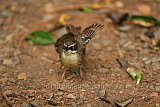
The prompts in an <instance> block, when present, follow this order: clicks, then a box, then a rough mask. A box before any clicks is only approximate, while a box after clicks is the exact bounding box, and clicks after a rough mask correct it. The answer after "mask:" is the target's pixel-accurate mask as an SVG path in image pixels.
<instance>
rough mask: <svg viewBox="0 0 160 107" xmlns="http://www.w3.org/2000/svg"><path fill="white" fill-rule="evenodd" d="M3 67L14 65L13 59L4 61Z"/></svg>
mask: <svg viewBox="0 0 160 107" xmlns="http://www.w3.org/2000/svg"><path fill="white" fill-rule="evenodd" d="M2 64H3V65H7V66H9V65H13V61H12V59H3V62H2Z"/></svg>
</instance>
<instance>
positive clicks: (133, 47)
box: [127, 45, 135, 50]
mask: <svg viewBox="0 0 160 107" xmlns="http://www.w3.org/2000/svg"><path fill="white" fill-rule="evenodd" d="M127 48H128V49H129V50H134V49H135V46H134V45H129V46H128V47H127Z"/></svg>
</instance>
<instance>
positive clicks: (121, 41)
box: [118, 39, 127, 46]
mask: <svg viewBox="0 0 160 107" xmlns="http://www.w3.org/2000/svg"><path fill="white" fill-rule="evenodd" d="M126 42H127V41H126V40H125V39H122V40H119V41H118V43H119V46H124V44H125V43H126Z"/></svg>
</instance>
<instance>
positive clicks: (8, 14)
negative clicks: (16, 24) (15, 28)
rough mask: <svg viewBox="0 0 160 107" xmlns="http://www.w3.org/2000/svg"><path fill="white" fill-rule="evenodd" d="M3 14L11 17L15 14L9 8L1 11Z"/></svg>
mask: <svg viewBox="0 0 160 107" xmlns="http://www.w3.org/2000/svg"><path fill="white" fill-rule="evenodd" d="M1 15H2V16H8V17H10V16H12V15H13V13H12V12H10V11H9V10H6V9H5V10H3V11H2V12H1Z"/></svg>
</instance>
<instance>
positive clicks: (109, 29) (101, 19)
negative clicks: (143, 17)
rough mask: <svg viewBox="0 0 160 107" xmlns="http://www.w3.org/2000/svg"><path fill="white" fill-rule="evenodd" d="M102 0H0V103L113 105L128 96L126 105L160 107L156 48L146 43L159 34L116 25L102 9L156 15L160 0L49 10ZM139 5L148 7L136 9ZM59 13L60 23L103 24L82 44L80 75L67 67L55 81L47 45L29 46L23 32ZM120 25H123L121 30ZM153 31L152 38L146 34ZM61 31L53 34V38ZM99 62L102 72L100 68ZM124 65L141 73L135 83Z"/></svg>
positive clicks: (5, 106) (55, 64)
mask: <svg viewBox="0 0 160 107" xmlns="http://www.w3.org/2000/svg"><path fill="white" fill-rule="evenodd" d="M99 2H100V3H104V1H103V0H101V1H100V0H0V91H1V93H0V107H52V106H57V107H61V106H62V107H114V106H117V105H116V104H115V103H116V102H118V101H125V100H129V99H131V100H132V101H131V102H130V104H128V105H127V106H128V107H160V51H159V50H157V49H154V48H151V47H150V44H151V41H157V38H158V37H159V38H160V31H158V29H155V28H153V29H148V28H143V27H139V26H135V25H123V26H117V25H115V24H114V23H113V21H112V20H111V19H110V18H109V17H107V15H106V14H107V13H114V12H118V13H124V12H127V13H129V14H146V13H145V12H147V14H150V15H151V16H154V17H156V18H157V19H160V14H159V11H160V2H158V1H154V0H121V1H120V0H119V1H117V0H113V1H111V3H108V7H106V8H101V9H96V10H95V11H93V12H91V13H86V12H81V11H78V10H66V11H60V12H54V10H55V9H58V8H62V7H66V6H75V7H76V5H80V4H92V3H99ZM142 4H144V5H145V6H147V7H148V8H149V9H151V12H148V11H147V10H145V9H146V8H145V9H144V10H143V9H138V7H141V6H138V5H142ZM62 14H68V15H69V18H68V19H67V20H66V21H65V24H73V25H79V26H82V28H85V27H87V26H89V25H91V24H93V23H97V22H98V23H101V24H103V25H104V29H103V30H102V31H101V32H100V33H98V35H97V36H96V37H95V38H94V39H93V40H92V41H91V42H90V44H89V45H88V47H87V55H86V65H85V66H84V67H83V73H84V78H83V79H82V80H81V79H79V76H78V74H77V72H76V70H75V72H74V70H70V71H67V75H66V79H65V81H64V82H63V83H60V82H59V81H60V79H61V75H62V73H63V69H64V67H61V63H60V62H59V57H58V54H57V53H56V51H55V49H54V46H53V45H46V46H40V45H34V44H30V43H28V42H27V41H25V40H24V39H25V37H26V36H27V35H28V34H29V33H31V32H33V31H35V30H47V31H50V30H52V29H53V28H55V27H56V26H58V24H57V22H58V19H59V17H60V15H62ZM122 27H126V29H123V28H122ZM150 30H151V31H153V32H154V35H155V36H156V37H157V38H152V39H150V38H147V37H146V36H144V34H145V32H147V31H150ZM63 33H64V28H61V29H59V30H57V31H56V32H54V33H53V35H54V38H55V40H56V39H57V38H59V37H60V36H61V35H62V34H63ZM101 65H103V66H106V67H107V73H102V72H100V69H101ZM123 66H127V67H132V68H134V69H136V70H137V71H138V72H140V73H141V75H142V80H141V82H140V84H138V85H136V82H135V81H133V79H132V77H131V76H129V74H128V73H127V72H126V68H124V67H123Z"/></svg>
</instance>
